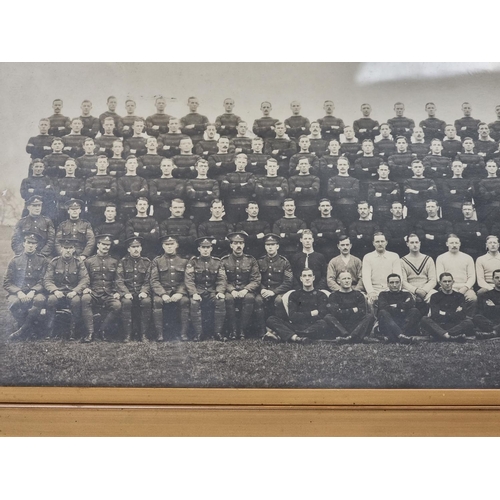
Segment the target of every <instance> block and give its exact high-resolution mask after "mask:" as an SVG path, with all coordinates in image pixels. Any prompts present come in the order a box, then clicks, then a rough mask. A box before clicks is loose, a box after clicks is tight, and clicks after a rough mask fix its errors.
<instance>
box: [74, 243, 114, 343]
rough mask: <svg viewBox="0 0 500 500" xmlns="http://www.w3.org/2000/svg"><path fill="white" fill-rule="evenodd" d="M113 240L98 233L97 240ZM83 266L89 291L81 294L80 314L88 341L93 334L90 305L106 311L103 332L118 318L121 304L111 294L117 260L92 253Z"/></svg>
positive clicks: (102, 326) (112, 293)
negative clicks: (85, 270)
mask: <svg viewBox="0 0 500 500" xmlns="http://www.w3.org/2000/svg"><path fill="white" fill-rule="evenodd" d="M102 240H104V241H109V242H110V243H111V242H112V241H113V240H112V236H111V235H100V236H99V237H98V238H97V243H99V241H102ZM85 266H86V267H87V271H88V273H89V278H90V286H89V288H90V290H91V291H90V293H85V294H83V296H82V316H83V323H84V326H85V330H86V337H85V339H84V340H85V341H87V342H89V341H91V340H92V338H93V336H94V318H93V314H92V306H93V305H97V306H100V307H104V309H106V310H107V311H108V314H107V316H106V319H105V320H104V321H103V323H102V325H101V332H102V333H103V334H105V333H107V332H109V329H110V328H111V326H112V325H113V324H116V322H117V321H118V318H119V314H120V309H121V304H120V301H119V300H118V299H116V298H115V297H114V296H113V295H114V294H115V293H116V292H117V290H116V271H117V268H118V261H117V260H116V259H115V258H113V257H111V256H110V255H97V254H96V255H93V256H92V257H89V258H88V259H86V260H85Z"/></svg>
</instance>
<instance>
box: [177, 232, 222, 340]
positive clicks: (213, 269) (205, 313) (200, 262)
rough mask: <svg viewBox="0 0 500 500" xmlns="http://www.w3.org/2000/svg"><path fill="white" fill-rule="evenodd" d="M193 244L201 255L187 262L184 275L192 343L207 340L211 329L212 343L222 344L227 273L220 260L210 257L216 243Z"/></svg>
mask: <svg viewBox="0 0 500 500" xmlns="http://www.w3.org/2000/svg"><path fill="white" fill-rule="evenodd" d="M195 242H196V245H197V246H198V251H199V252H200V255H199V256H198V257H192V258H191V259H190V260H189V262H188V264H187V266H186V273H185V284H186V289H187V292H188V294H189V298H190V304H191V323H192V325H193V329H194V335H195V336H194V340H195V341H200V340H201V339H202V338H204V337H205V338H206V337H210V336H211V335H210V333H208V332H209V330H212V331H213V337H214V338H215V340H220V341H224V340H225V336H224V319H225V317H226V304H225V302H224V298H225V291H226V286H227V280H226V273H225V271H224V269H223V267H222V264H221V260H220V259H218V258H217V257H212V256H211V253H212V249H213V246H214V244H215V243H214V242H215V240H213V239H211V238H210V237H206V236H204V237H202V238H197V239H196V240H195Z"/></svg>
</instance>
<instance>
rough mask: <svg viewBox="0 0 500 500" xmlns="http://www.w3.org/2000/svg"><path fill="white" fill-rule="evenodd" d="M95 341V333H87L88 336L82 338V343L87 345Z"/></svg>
mask: <svg viewBox="0 0 500 500" xmlns="http://www.w3.org/2000/svg"><path fill="white" fill-rule="evenodd" d="M93 339H94V332H87V335H85V337H83V338H82V342H85V343H88V342H92V340H93Z"/></svg>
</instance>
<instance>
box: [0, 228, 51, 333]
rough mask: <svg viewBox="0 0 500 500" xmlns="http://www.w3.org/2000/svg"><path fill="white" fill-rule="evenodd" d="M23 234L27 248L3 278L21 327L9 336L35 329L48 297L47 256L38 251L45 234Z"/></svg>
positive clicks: (30, 331) (31, 331)
mask: <svg viewBox="0 0 500 500" xmlns="http://www.w3.org/2000/svg"><path fill="white" fill-rule="evenodd" d="M21 238H22V247H23V251H22V252H21V253H20V255H16V256H15V257H14V258H13V259H12V260H11V261H10V262H9V264H8V266H7V272H6V273H5V277H4V281H3V287H4V289H5V290H6V291H7V294H8V295H7V301H8V304H9V310H10V312H11V314H12V316H14V318H15V320H16V321H17V324H18V329H17V330H16V331H15V332H14V333H12V334H11V335H10V336H9V340H17V339H21V338H23V337H26V336H27V335H28V334H32V333H33V327H34V324H35V322H36V321H37V320H38V319H39V317H40V314H41V312H42V310H43V309H44V307H45V301H46V298H45V295H44V294H43V284H42V279H43V276H44V274H45V270H46V269H47V260H46V259H45V257H44V256H43V255H40V254H38V253H37V247H38V246H39V245H40V242H41V236H40V235H39V234H38V233H34V232H33V233H32V232H25V233H22V235H21Z"/></svg>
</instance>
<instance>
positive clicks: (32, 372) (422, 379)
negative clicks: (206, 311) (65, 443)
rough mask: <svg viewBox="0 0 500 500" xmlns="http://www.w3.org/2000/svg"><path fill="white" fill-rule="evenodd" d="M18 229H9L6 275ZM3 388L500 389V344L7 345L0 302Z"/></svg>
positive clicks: (0, 255)
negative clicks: (14, 386) (14, 233)
mask: <svg viewBox="0 0 500 500" xmlns="http://www.w3.org/2000/svg"><path fill="white" fill-rule="evenodd" d="M10 234H11V230H10V228H4V227H0V241H1V243H0V268H1V269H2V274H3V272H4V270H5V268H6V265H7V262H8V260H9V259H10V258H11V256H12V255H11V251H10ZM0 322H1V324H2V327H1V333H0V385H5V386H9V385H19V386H34V385H40V386H121V387H127V386H135V387H281V388H284V387H287V388H293V387H310V388H329V387H332V388H333V387H335V388H498V387H500V363H499V362H498V361H499V359H500V340H488V341H482V342H479V341H473V342H467V343H465V344H443V343H422V344H417V345H409V346H406V345H392V344H389V345H382V344H368V345H365V344H362V345H352V346H347V345H344V346H335V345H331V344H328V343H318V344H312V345H307V346H297V345H289V344H286V345H274V344H272V345H271V344H267V343H264V342H261V341H259V340H247V341H243V342H230V343H226V344H222V343H219V342H212V341H210V342H202V343H198V344H196V343H192V342H188V343H181V342H165V343H161V344H158V343H147V344H146V343H145V344H140V343H130V344H122V343H114V342H106V343H104V342H93V343H91V344H81V343H78V342H71V343H69V342H62V341H60V340H53V341H30V342H7V341H6V339H7V337H8V335H9V333H10V332H11V331H12V329H13V322H12V319H11V318H10V315H9V312H8V311H7V307H6V300H5V294H3V293H2V294H1V299H0Z"/></svg>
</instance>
